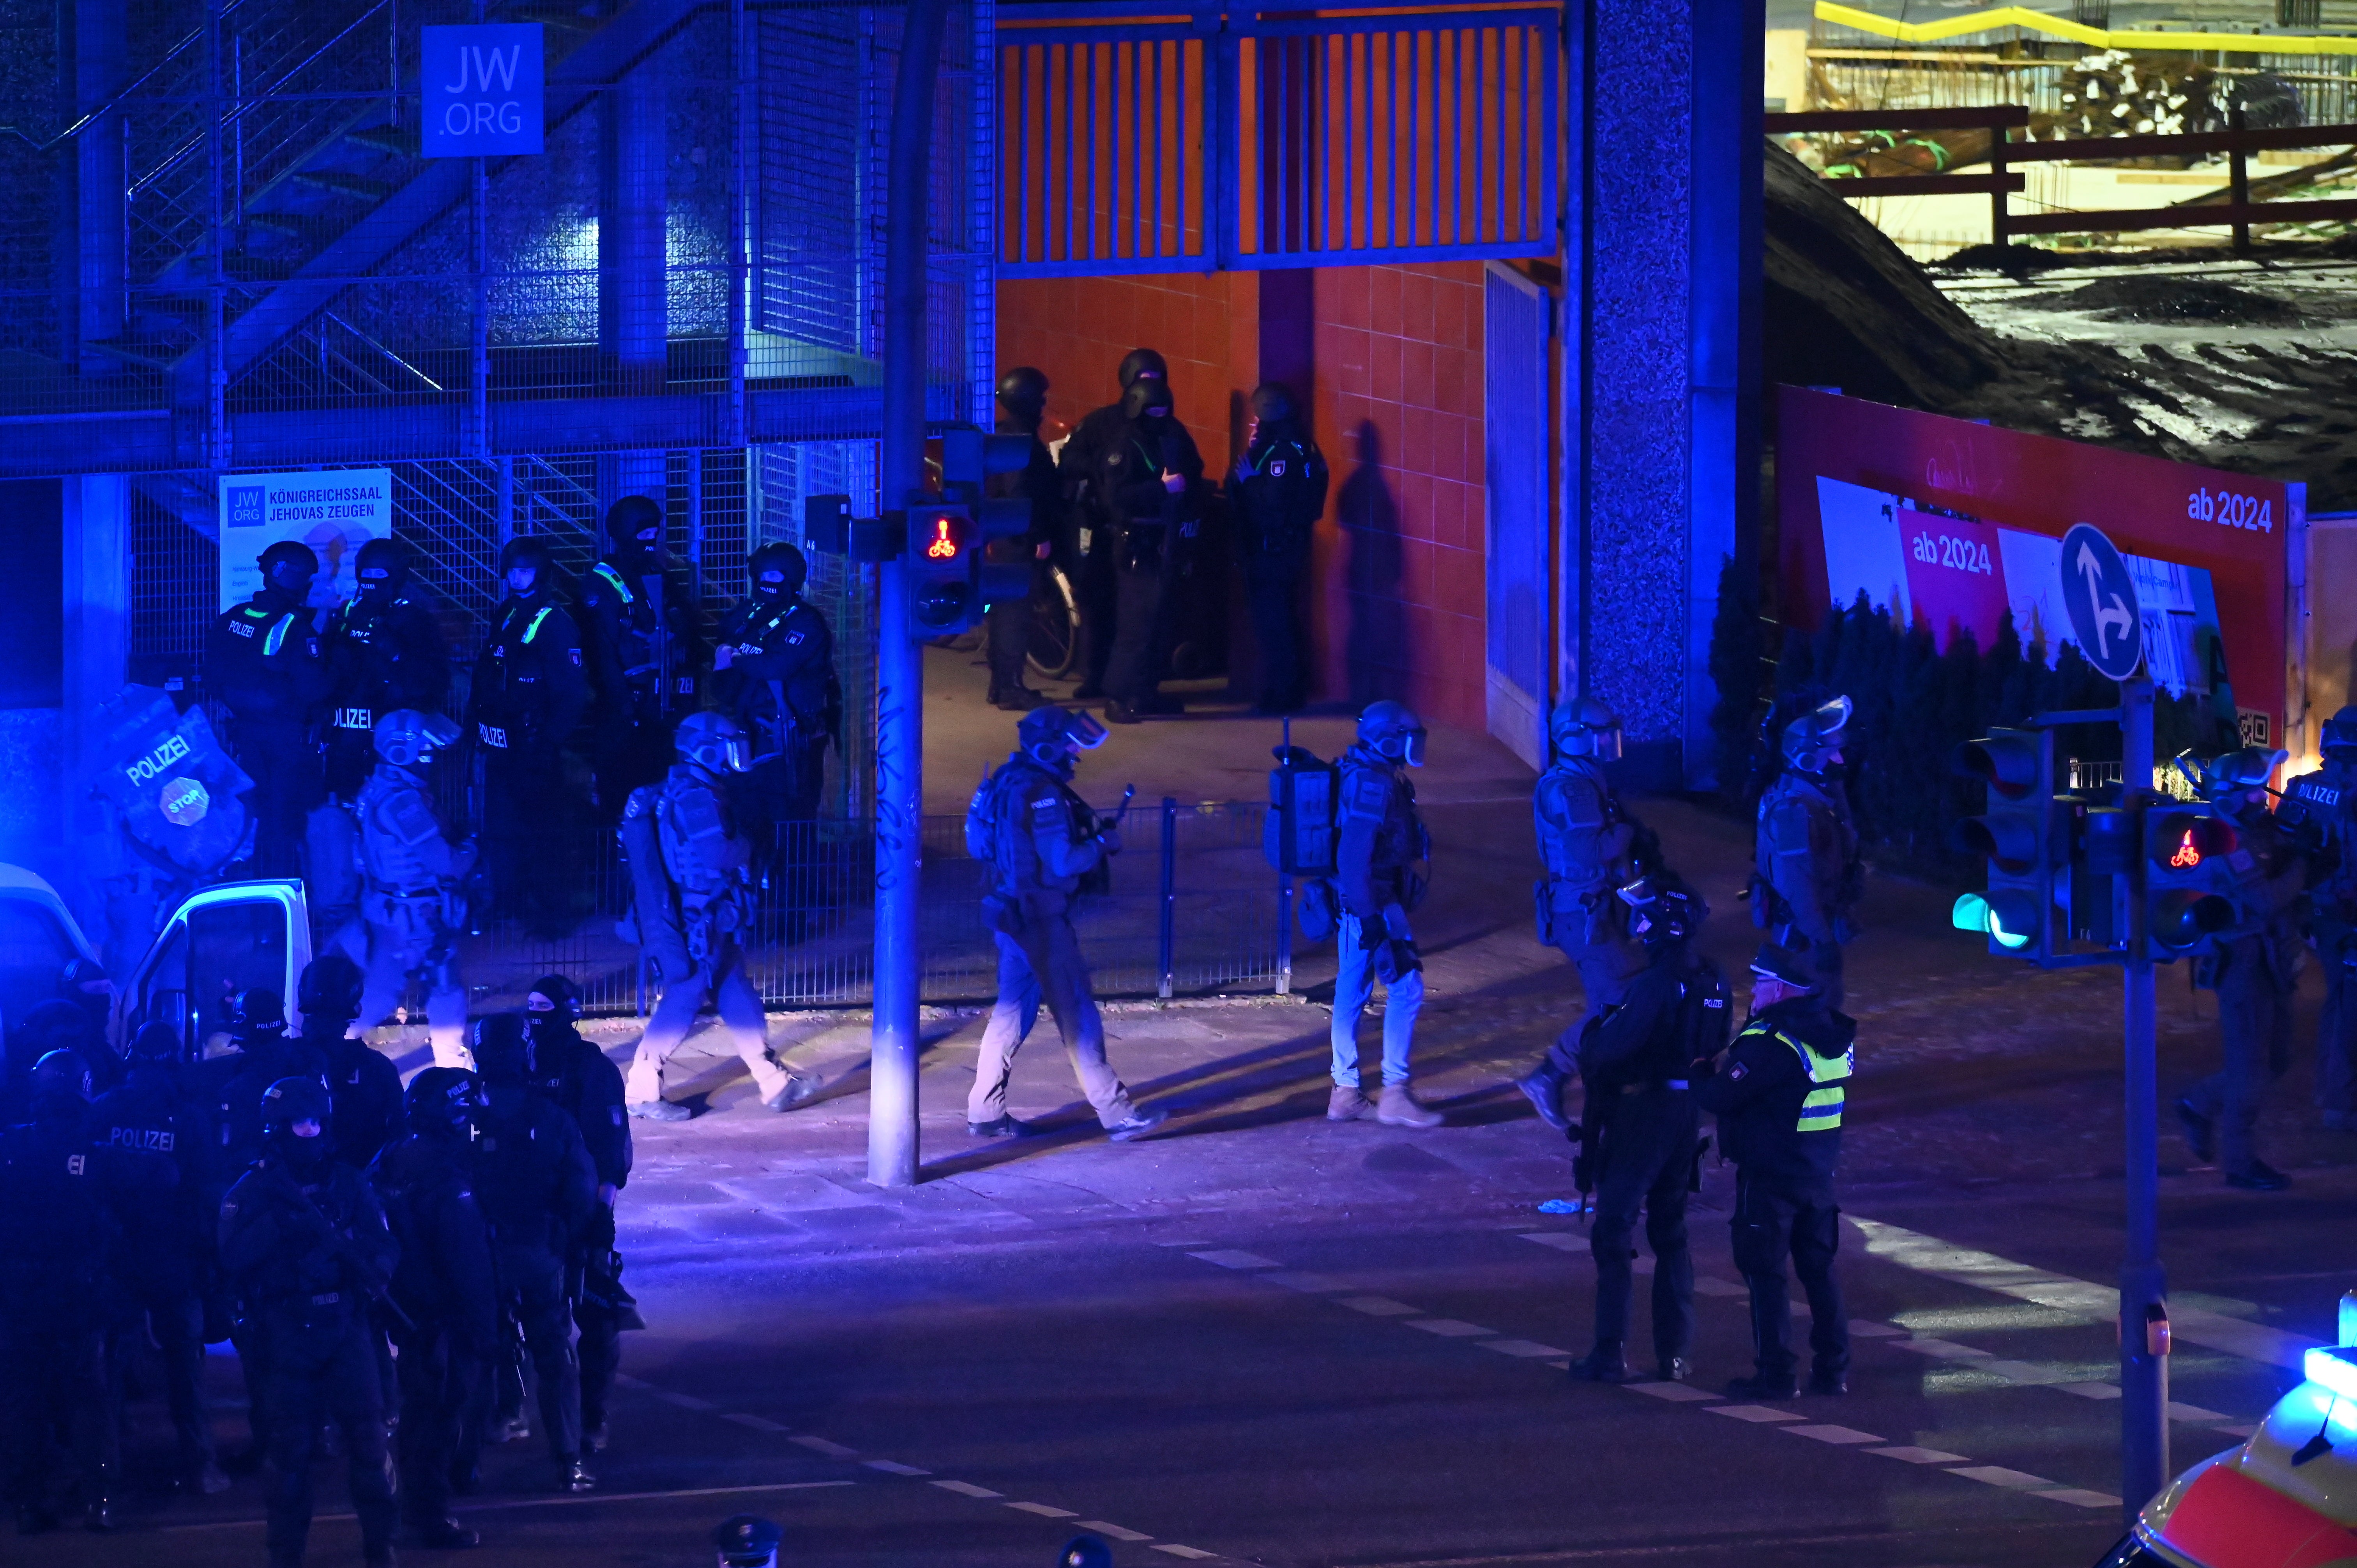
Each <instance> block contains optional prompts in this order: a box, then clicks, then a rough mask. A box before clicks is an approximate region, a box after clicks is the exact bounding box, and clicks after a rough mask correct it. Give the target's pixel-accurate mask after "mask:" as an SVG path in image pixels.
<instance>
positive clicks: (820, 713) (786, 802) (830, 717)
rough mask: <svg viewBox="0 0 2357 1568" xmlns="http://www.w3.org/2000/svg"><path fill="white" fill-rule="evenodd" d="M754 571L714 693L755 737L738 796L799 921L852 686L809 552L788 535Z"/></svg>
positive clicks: (732, 619) (731, 616)
mask: <svg viewBox="0 0 2357 1568" xmlns="http://www.w3.org/2000/svg"><path fill="white" fill-rule="evenodd" d="M747 571H748V575H750V577H751V579H752V589H751V591H750V592H749V593H748V594H747V595H746V596H745V598H744V601H743V602H742V603H741V604H738V605H737V607H735V608H733V609H731V610H730V611H729V612H728V614H727V615H726V617H724V618H722V619H721V622H720V631H719V635H718V637H717V639H716V641H715V643H714V647H713V654H712V662H713V674H712V692H713V696H714V698H715V699H716V701H717V702H718V703H719V704H720V706H721V707H722V708H724V709H725V710H726V711H727V712H728V713H729V714H733V715H734V716H735V718H736V720H737V725H738V727H739V728H741V729H742V730H743V731H744V732H745V735H746V737H747V738H748V740H750V741H751V743H752V746H753V757H752V767H751V768H750V769H749V770H748V772H747V773H746V774H745V776H744V778H743V779H742V780H741V781H740V783H741V788H740V789H737V801H738V803H739V804H740V806H741V807H742V808H743V811H744V817H745V831H746V833H747V835H748V837H750V838H751V839H752V841H753V843H754V845H755V853H756V854H757V855H758V857H759V859H760V860H761V861H763V862H764V863H767V864H769V865H771V867H772V874H773V875H777V876H779V877H780V878H781V879H782V881H783V887H782V889H781V890H782V891H783V893H784V894H785V897H786V902H787V905H788V908H789V919H788V924H789V927H790V928H791V927H794V926H798V925H801V924H802V923H803V922H804V921H806V920H807V918H808V916H807V911H808V908H809V906H810V904H811V903H812V902H813V897H814V894H815V889H814V887H813V886H812V885H813V882H814V881H815V873H816V866H815V865H814V864H813V862H814V859H815V856H816V854H817V849H818V844H817V836H818V835H817V830H816V829H815V828H814V827H813V825H812V824H813V823H814V822H817V820H818V804H819V796H820V794H821V792H822V791H823V788H824V786H825V783H826V766H825V765H826V746H827V742H828V741H830V740H833V741H834V742H835V743H836V744H837V745H838V746H840V745H841V740H842V735H843V685H842V682H839V681H837V680H836V679H835V673H834V632H833V631H832V630H831V629H829V628H828V627H827V624H826V618H825V617H824V616H823V615H821V614H820V613H819V612H818V610H817V609H816V608H814V607H813V606H811V605H810V604H808V603H807V602H805V601H804V600H803V598H802V585H803V583H804V582H805V581H806V580H808V578H809V575H810V567H809V564H808V563H807V562H806V561H805V560H804V559H803V557H802V552H801V551H799V550H797V549H795V548H794V547H793V546H792V545H791V544H788V543H785V542H781V541H780V542H771V543H769V544H764V545H762V546H761V547H760V548H759V550H756V551H754V552H753V558H752V560H751V561H750V562H748V563H747ZM790 934H791V935H793V936H797V937H798V936H799V935H800V934H801V933H800V932H799V931H791V933H790Z"/></svg>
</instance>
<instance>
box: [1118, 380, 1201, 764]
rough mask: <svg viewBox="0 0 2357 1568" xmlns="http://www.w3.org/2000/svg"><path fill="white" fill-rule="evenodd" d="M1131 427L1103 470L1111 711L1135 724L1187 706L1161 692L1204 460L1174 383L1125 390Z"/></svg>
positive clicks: (1197, 520)
mask: <svg viewBox="0 0 2357 1568" xmlns="http://www.w3.org/2000/svg"><path fill="white" fill-rule="evenodd" d="M1121 412H1122V424H1121V427H1120V430H1119V432H1118V435H1117V437H1116V439H1115V440H1114V442H1113V443H1112V444H1111V445H1110V446H1109V448H1108V449H1107V450H1106V452H1105V454H1104V456H1103V460H1102V461H1101V463H1100V464H1099V466H1098V468H1097V476H1098V478H1097V489H1098V491H1099V493H1101V494H1102V495H1103V498H1104V503H1105V508H1106V511H1107V513H1108V514H1109V516H1110V518H1111V520H1112V524H1113V531H1114V562H1113V567H1114V572H1113V576H1114V634H1113V654H1112V657H1111V659H1110V660H1109V661H1108V662H1107V663H1106V665H1105V676H1104V687H1105V693H1106V696H1107V699H1108V700H1107V702H1106V704H1105V716H1106V717H1107V718H1109V719H1111V720H1113V721H1114V723H1115V724H1132V723H1135V722H1136V721H1137V720H1138V719H1139V718H1141V717H1143V716H1146V715H1147V714H1175V713H1179V712H1180V711H1182V710H1181V705H1180V703H1179V702H1178V700H1177V699H1175V698H1171V697H1166V696H1164V695H1163V694H1162V665H1163V660H1164V659H1165V658H1166V657H1167V656H1168V652H1169V641H1170V608H1171V594H1172V590H1173V588H1174V586H1175V585H1176V584H1177V583H1178V581H1179V578H1180V577H1182V576H1184V575H1187V574H1188V572H1189V571H1190V570H1191V569H1192V567H1193V564H1194V555H1195V546H1196V535H1197V533H1198V532H1199V530H1200V527H1201V523H1202V515H1203V457H1202V454H1201V453H1200V452H1198V451H1196V449H1195V438H1194V437H1193V436H1191V435H1188V434H1187V427H1186V426H1185V425H1183V424H1179V420H1178V416H1177V415H1176V414H1174V413H1172V412H1171V402H1170V387H1169V383H1168V382H1167V381H1162V380H1160V379H1159V378H1157V377H1153V376H1144V377H1140V378H1139V379H1138V380H1136V381H1132V382H1131V383H1130V384H1129V390H1128V391H1126V392H1123V393H1122V394H1121Z"/></svg>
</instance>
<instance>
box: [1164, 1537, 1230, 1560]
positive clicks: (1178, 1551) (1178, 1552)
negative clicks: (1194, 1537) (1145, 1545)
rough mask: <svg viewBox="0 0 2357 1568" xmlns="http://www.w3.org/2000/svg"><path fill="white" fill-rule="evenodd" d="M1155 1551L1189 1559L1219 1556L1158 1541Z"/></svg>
mask: <svg viewBox="0 0 2357 1568" xmlns="http://www.w3.org/2000/svg"><path fill="white" fill-rule="evenodd" d="M1154 1550H1155V1551H1157V1552H1168V1553H1170V1555H1171V1556H1173V1557H1185V1558H1189V1559H1192V1558H1198V1557H1215V1556H1217V1555H1218V1553H1217V1552H1203V1551H1199V1550H1198V1549H1196V1548H1195V1547H1192V1546H1177V1545H1173V1544H1172V1543H1171V1542H1169V1541H1156V1542H1155V1543H1154Z"/></svg>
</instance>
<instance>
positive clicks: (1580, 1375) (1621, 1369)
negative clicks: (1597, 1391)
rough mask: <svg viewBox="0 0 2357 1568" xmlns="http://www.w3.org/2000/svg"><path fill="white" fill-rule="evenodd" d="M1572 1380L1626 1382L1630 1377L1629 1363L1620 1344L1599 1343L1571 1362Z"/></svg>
mask: <svg viewBox="0 0 2357 1568" xmlns="http://www.w3.org/2000/svg"><path fill="white" fill-rule="evenodd" d="M1571 1380H1572V1381H1573V1382H1575V1383H1625V1382H1627V1381H1629V1380H1630V1379H1629V1363H1628V1361H1627V1360H1626V1359H1623V1358H1622V1356H1621V1354H1620V1346H1618V1345H1598V1347H1597V1348H1595V1349H1593V1350H1590V1351H1589V1352H1588V1353H1587V1355H1585V1356H1582V1357H1581V1358H1580V1359H1578V1360H1577V1361H1574V1362H1573V1363H1572V1364H1571Z"/></svg>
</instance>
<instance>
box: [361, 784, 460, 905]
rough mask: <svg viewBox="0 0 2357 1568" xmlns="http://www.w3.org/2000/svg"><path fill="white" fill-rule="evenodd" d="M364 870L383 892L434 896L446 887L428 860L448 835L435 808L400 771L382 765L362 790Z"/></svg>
mask: <svg viewBox="0 0 2357 1568" xmlns="http://www.w3.org/2000/svg"><path fill="white" fill-rule="evenodd" d="M359 806H360V817H361V868H362V869H363V870H365V871H366V872H367V873H368V879H369V883H370V885H371V886H373V887H374V888H376V889H377V890H378V891H379V892H386V893H431V892H434V891H436V890H437V889H438V888H439V887H440V886H441V884H440V882H439V881H438V880H437V879H436V876H435V874H434V868H433V866H432V865H431V864H430V863H428V861H427V860H426V858H425V848H426V846H427V845H428V844H429V843H433V842H434V841H435V840H436V839H439V838H440V837H441V836H442V824H441V823H440V822H437V821H436V819H435V816H434V803H433V802H432V801H431V800H427V799H426V798H425V790H423V789H419V788H418V787H417V786H416V785H415V784H413V783H412V782H410V781H409V779H406V778H404V777H403V776H402V774H401V773H400V771H399V770H398V769H396V768H391V767H387V766H380V767H379V768H377V769H376V771H375V772H373V773H371V774H370V775H369V776H368V782H367V783H365V784H362V785H361V794H360V802H359Z"/></svg>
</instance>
